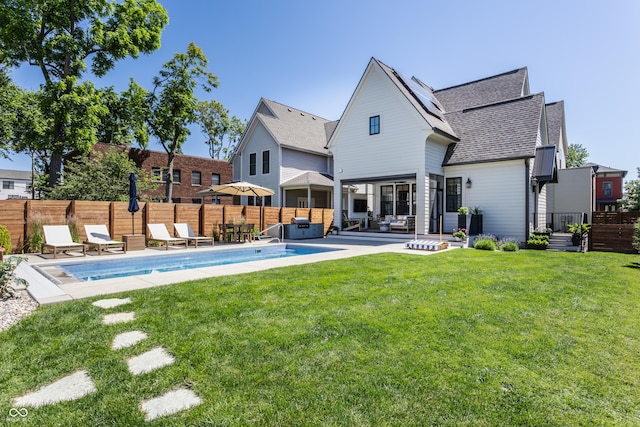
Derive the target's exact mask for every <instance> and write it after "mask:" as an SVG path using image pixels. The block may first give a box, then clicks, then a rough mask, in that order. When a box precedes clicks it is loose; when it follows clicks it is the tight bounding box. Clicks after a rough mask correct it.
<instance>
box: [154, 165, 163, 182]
mask: <svg viewBox="0 0 640 427" xmlns="http://www.w3.org/2000/svg"><path fill="white" fill-rule="evenodd" d="M151 175H153V180H154V181H159V182H162V181H164V174H163V173H162V169H160V168H151Z"/></svg>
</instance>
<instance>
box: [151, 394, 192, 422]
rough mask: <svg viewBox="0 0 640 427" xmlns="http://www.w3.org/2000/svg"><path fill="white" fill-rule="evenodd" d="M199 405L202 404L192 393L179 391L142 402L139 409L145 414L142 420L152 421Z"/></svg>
mask: <svg viewBox="0 0 640 427" xmlns="http://www.w3.org/2000/svg"><path fill="white" fill-rule="evenodd" d="M200 403H202V401H201V400H200V398H199V397H198V395H196V394H195V393H194V392H193V391H191V390H186V389H179V390H175V391H170V392H168V393H165V394H164V395H162V396H159V397H156V398H155V399H150V400H147V401H145V402H142V403H141V404H140V407H141V408H142V411H143V412H144V413H145V417H144V420H145V421H153V420H155V419H156V418H159V417H164V416H167V415H172V414H175V413H177V412H180V411H184V410H185V409H189V408H191V407H192V406H196V405H199V404H200Z"/></svg>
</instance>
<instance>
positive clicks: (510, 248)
mask: <svg viewBox="0 0 640 427" xmlns="http://www.w3.org/2000/svg"><path fill="white" fill-rule="evenodd" d="M498 247H499V248H500V250H501V251H505V252H516V251H518V250H519V249H520V246H519V245H518V242H517V241H516V240H515V239H512V238H510V237H507V238H505V239H502V240H501V241H500V243H499V244H498Z"/></svg>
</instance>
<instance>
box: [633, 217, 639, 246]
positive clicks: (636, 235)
mask: <svg viewBox="0 0 640 427" xmlns="http://www.w3.org/2000/svg"><path fill="white" fill-rule="evenodd" d="M633 247H634V248H636V250H637V251H638V252H640V218H638V220H637V221H636V223H635V224H634V225H633Z"/></svg>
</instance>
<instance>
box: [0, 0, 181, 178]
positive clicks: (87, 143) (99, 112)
mask: <svg viewBox="0 0 640 427" xmlns="http://www.w3.org/2000/svg"><path fill="white" fill-rule="evenodd" d="M167 22H168V17H167V13H166V11H165V9H164V8H163V7H162V6H161V5H160V4H159V3H158V2H157V1H155V0H81V1H78V0H47V1H42V0H5V1H3V2H2V4H0V63H7V64H9V65H11V66H19V65H21V64H29V65H33V66H35V67H38V68H39V69H40V71H41V73H42V77H43V79H44V84H43V86H42V91H43V103H42V108H43V114H44V112H45V111H46V112H47V113H50V114H51V118H52V120H53V122H52V126H51V127H50V128H49V129H48V135H47V137H48V138H47V139H48V140H49V141H50V145H51V146H50V152H51V157H50V159H49V162H48V166H49V167H48V169H49V170H50V180H49V184H50V185H51V186H55V185H56V184H57V183H58V180H59V177H60V172H61V169H62V156H63V155H64V154H65V153H66V152H69V151H73V150H79V151H83V152H86V151H88V149H90V148H91V146H92V145H93V144H95V142H96V141H97V138H96V127H97V123H98V122H99V117H101V116H104V114H105V113H104V106H102V105H101V98H100V96H99V95H98V94H97V91H96V90H95V88H94V87H93V85H92V84H90V83H88V82H81V81H80V78H81V77H82V74H83V73H84V71H85V70H86V68H87V64H86V62H87V61H88V60H89V58H91V71H92V72H93V74H95V75H96V76H98V77H101V76H104V75H105V74H106V73H107V71H109V70H111V69H112V68H113V67H114V65H115V63H116V62H117V61H118V60H121V59H123V58H126V57H129V56H130V57H133V58H136V57H138V56H139V54H140V53H150V52H152V51H154V50H155V49H157V48H158V47H159V46H160V33H161V32H162V29H163V28H164V26H165V25H166V24H167ZM44 115H46V114H44Z"/></svg>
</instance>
